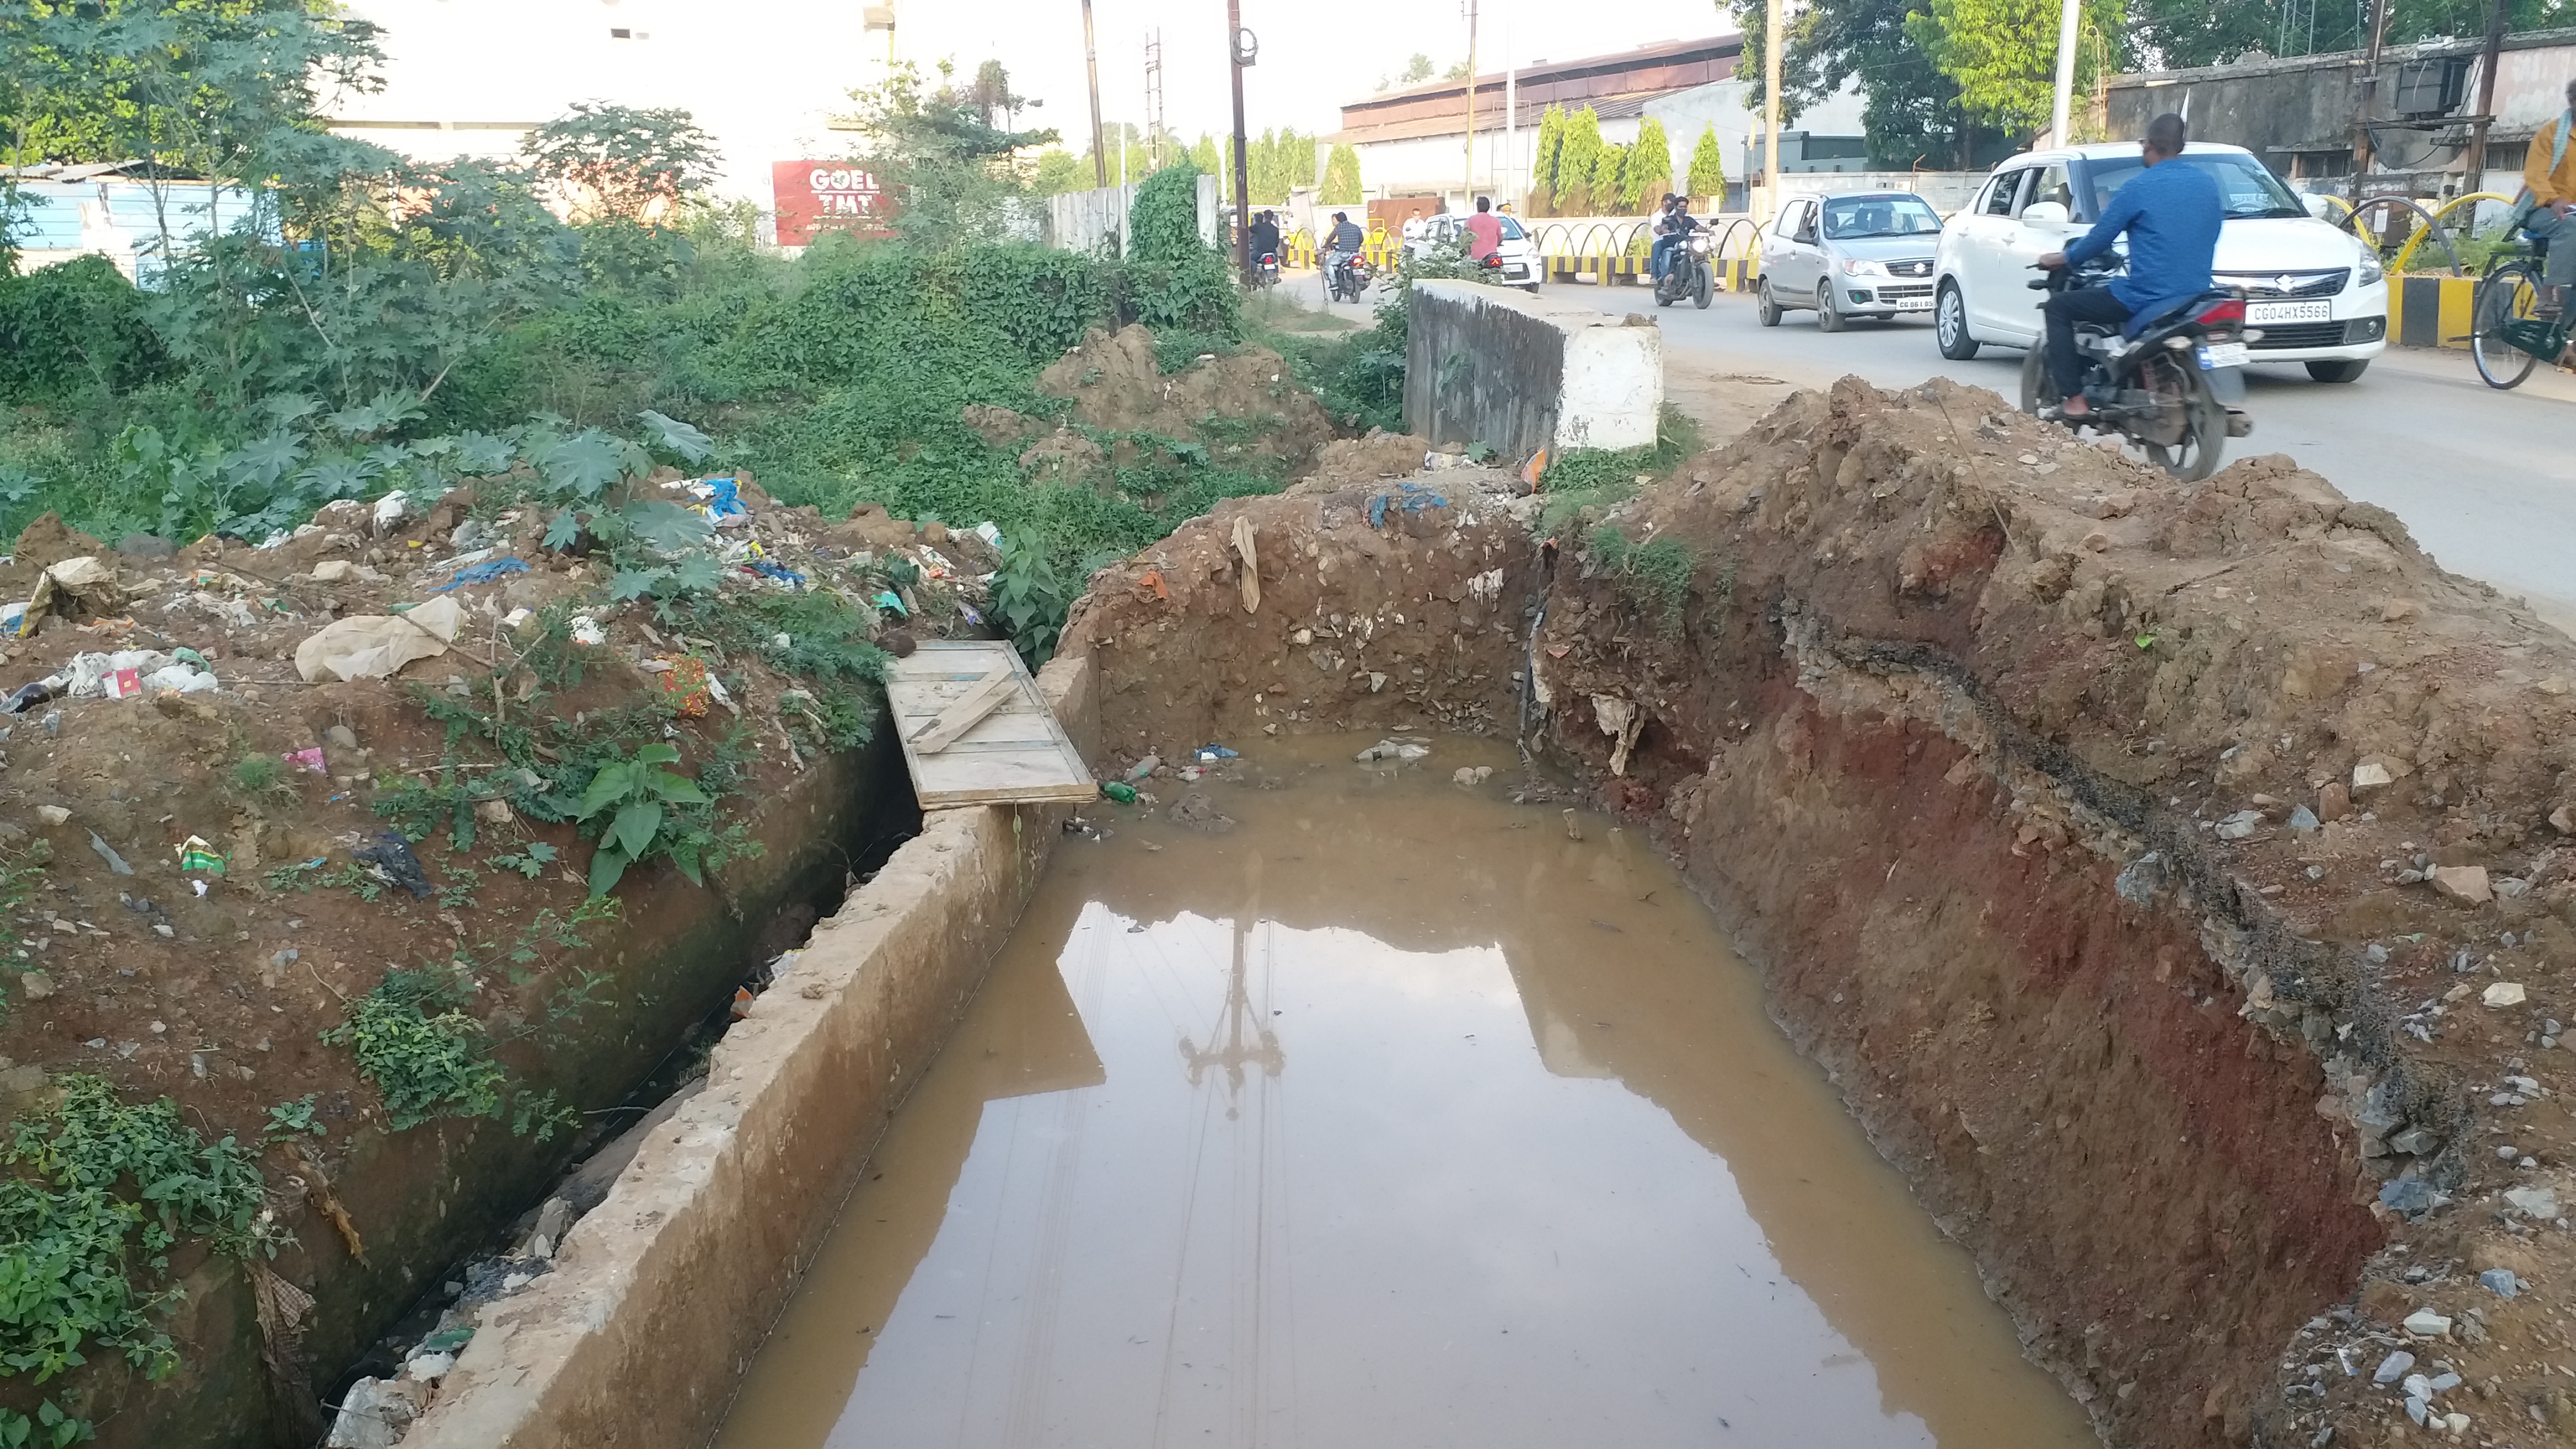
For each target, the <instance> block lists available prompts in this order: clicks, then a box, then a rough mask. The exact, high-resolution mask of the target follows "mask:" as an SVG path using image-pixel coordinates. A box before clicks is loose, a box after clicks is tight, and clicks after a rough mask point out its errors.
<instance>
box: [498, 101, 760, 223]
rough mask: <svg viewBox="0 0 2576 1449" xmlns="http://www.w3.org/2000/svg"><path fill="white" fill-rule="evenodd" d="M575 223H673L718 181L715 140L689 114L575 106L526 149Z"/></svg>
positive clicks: (530, 138) (522, 148)
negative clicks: (605, 219) (607, 219)
mask: <svg viewBox="0 0 2576 1449" xmlns="http://www.w3.org/2000/svg"><path fill="white" fill-rule="evenodd" d="M519 154H520V155H521V156H523V157H525V158H526V159H527V163H528V169H529V170H531V171H533V172H535V173H536V174H537V175H539V176H542V177H544V178H545V179H546V180H548V181H551V182H553V183H555V185H556V186H558V187H560V188H562V191H563V199H564V204H565V206H566V207H567V209H568V210H569V211H570V213H571V219H572V220H574V221H595V220H598V219H601V218H603V217H618V218H621V219H623V220H626V221H639V222H658V221H665V220H669V219H671V217H672V214H673V213H675V212H677V211H678V210H679V209H680V208H681V206H683V205H684V204H685V203H686V202H687V201H688V200H689V199H691V198H692V197H694V196H696V195H697V194H698V193H699V192H701V191H704V190H705V189H706V188H707V187H708V185H709V184H711V183H712V182H713V181H714V180H715V168H716V160H717V153H716V145H715V138H714V137H712V136H709V135H708V134H707V133H706V132H704V131H702V130H699V129H698V126H697V122H696V121H695V120H693V119H692V118H691V117H690V115H689V113H688V112H686V111H683V110H678V109H672V108H663V107H653V108H645V109H638V108H636V107H632V106H611V105H602V104H600V103H598V102H594V101H576V102H574V103H573V107H572V109H571V110H570V111H569V112H567V113H565V114H564V115H562V116H560V117H557V118H556V119H554V120H551V121H548V122H546V123H545V124H544V125H542V126H539V127H537V128H536V129H535V130H533V131H530V132H529V133H528V135H527V138H526V139H525V140H523V141H521V142H520V143H519Z"/></svg>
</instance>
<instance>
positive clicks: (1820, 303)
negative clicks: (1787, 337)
mask: <svg viewBox="0 0 2576 1449" xmlns="http://www.w3.org/2000/svg"><path fill="white" fill-rule="evenodd" d="M1940 238H1941V214H1940V213H1939V212H1937V211H1934V210H1933V209H1932V204H1931V203H1930V202H1928V201H1925V200H1924V199H1923V198H1922V197H1919V196H1916V195H1915V194H1914V193H1912V192H1910V191H1858V192H1851V193H1848V194H1840V195H1832V196H1797V197H1792V198H1790V199H1789V201H1788V202H1787V203H1786V204H1785V205H1783V206H1782V207H1781V208H1780V214H1779V215H1778V216H1776V217H1774V218H1772V221H1771V226H1770V228H1769V229H1768V230H1766V231H1764V232H1763V233H1762V281H1761V284H1760V285H1759V286H1758V287H1757V288H1756V289H1755V299H1754V300H1755V305H1756V308H1757V310H1758V312H1759V315H1760V317H1761V319H1762V325H1763V326H1765V327H1777V326H1779V325H1780V314H1781V313H1783V312H1786V311H1789V310H1791V309H1793V308H1799V307H1812V308H1814V309H1815V313H1816V329H1817V330H1818V331H1820V332H1840V331H1841V330H1843V324H1844V323H1845V322H1847V321H1849V320H1850V319H1852V318H1854V317H1869V318H1874V319H1876V320H1877V321H1881V322H1885V321H1889V320H1891V319H1893V318H1894V317H1896V316H1897V315H1898V314H1900V313H1905V312H1929V311H1931V310H1932V257H1933V249H1934V247H1935V246H1936V245H1937V244H1938V243H1939V241H1940Z"/></svg>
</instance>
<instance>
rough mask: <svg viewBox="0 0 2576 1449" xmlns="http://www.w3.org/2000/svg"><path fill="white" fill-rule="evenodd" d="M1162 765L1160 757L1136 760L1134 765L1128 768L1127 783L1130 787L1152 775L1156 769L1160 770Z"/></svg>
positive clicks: (1150, 756)
mask: <svg viewBox="0 0 2576 1449" xmlns="http://www.w3.org/2000/svg"><path fill="white" fill-rule="evenodd" d="M1162 764H1163V757H1162V756H1160V755H1147V756H1146V757H1145V758H1143V759H1141V760H1138V761H1137V762H1136V763H1135V764H1134V765H1131V766H1129V767H1128V770H1127V783H1128V784H1130V785H1133V784H1135V783H1136V782H1137V781H1139V780H1142V779H1144V778H1145V777H1146V776H1148V775H1150V774H1152V773H1154V771H1156V770H1157V769H1160V768H1161V767H1162Z"/></svg>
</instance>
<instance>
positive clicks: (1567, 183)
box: [1556, 106, 1604, 216]
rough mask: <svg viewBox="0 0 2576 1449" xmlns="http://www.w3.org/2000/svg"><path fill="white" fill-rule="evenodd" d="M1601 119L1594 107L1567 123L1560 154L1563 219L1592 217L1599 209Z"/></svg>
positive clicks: (1558, 181)
mask: <svg viewBox="0 0 2576 1449" xmlns="http://www.w3.org/2000/svg"><path fill="white" fill-rule="evenodd" d="M1603 149H1604V146H1603V143H1602V140H1601V118H1600V117H1599V116H1597V115H1595V114H1593V111H1592V108H1591V107H1590V106H1585V107H1584V108H1583V109H1582V110H1579V111H1576V112H1575V113H1574V114H1573V115H1571V116H1568V117H1567V118H1566V121H1565V137H1564V139H1563V140H1562V141H1561V142H1559V143H1558V146H1557V152H1556V210H1557V215H1559V216H1589V215H1591V214H1592V212H1593V210H1594V208H1595V204H1596V203H1595V202H1594V200H1593V195H1592V178H1593V177H1594V176H1595V175H1596V174H1597V173H1598V172H1599V171H1600V169H1601V153H1602V151H1603Z"/></svg>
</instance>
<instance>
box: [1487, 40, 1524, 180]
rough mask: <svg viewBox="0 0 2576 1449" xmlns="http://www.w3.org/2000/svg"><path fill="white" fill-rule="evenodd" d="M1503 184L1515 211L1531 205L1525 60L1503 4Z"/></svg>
mask: <svg viewBox="0 0 2576 1449" xmlns="http://www.w3.org/2000/svg"><path fill="white" fill-rule="evenodd" d="M1502 182H1503V184H1502V185H1500V186H1498V187H1496V188H1494V189H1495V190H1497V191H1500V192H1501V193H1503V199H1504V200H1505V201H1508V202H1510V203H1511V205H1512V209H1513V210H1515V211H1518V210H1521V209H1523V208H1525V207H1527V206H1528V205H1529V202H1528V200H1527V199H1526V198H1524V197H1523V196H1522V195H1521V61H1520V55H1519V53H1518V52H1516V51H1514V50H1513V49H1512V8H1511V6H1510V5H1509V4H1505V5H1504V6H1503V176H1502Z"/></svg>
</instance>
